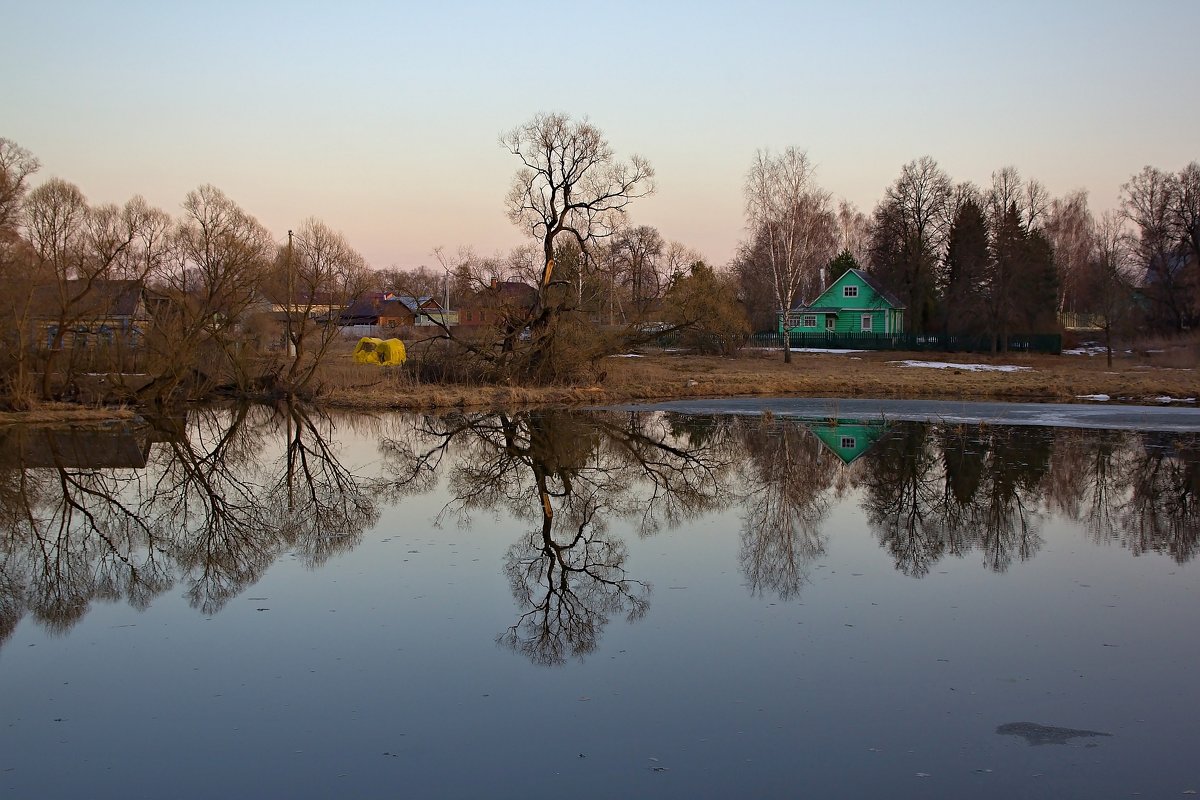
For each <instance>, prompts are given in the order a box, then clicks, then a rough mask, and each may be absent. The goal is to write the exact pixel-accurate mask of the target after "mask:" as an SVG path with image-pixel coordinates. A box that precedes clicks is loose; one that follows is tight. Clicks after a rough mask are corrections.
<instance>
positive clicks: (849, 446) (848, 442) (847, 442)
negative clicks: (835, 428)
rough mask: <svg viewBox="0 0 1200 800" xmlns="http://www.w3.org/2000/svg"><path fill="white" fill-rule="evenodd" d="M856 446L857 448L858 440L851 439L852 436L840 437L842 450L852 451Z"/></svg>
mask: <svg viewBox="0 0 1200 800" xmlns="http://www.w3.org/2000/svg"><path fill="white" fill-rule="evenodd" d="M857 446H858V439H856V438H855V437H853V436H843V437H842V449H843V450H853V449H854V448H855V447H857Z"/></svg>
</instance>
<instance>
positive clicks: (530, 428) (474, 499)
mask: <svg viewBox="0 0 1200 800" xmlns="http://www.w3.org/2000/svg"><path fill="white" fill-rule="evenodd" d="M671 422H672V420H671V419H670V418H664V417H659V416H649V415H638V414H589V415H584V414H569V413H561V412H544V413H517V414H499V415H490V414H475V415H470V414H467V415H455V416H451V417H446V418H433V417H427V418H425V419H424V420H423V422H422V423H421V425H420V431H419V435H418V436H415V437H414V436H408V437H406V438H404V439H392V440H390V441H388V442H386V443H385V444H384V451H385V453H387V454H388V455H389V456H390V458H391V460H392V465H393V475H394V476H395V478H396V481H397V483H399V484H401V485H402V486H403V485H407V484H408V483H410V482H412V483H417V484H420V485H422V486H427V485H428V483H429V474H430V473H431V472H432V471H435V470H436V469H437V467H438V466H439V465H440V464H441V463H442V459H443V458H445V456H446V454H447V453H448V452H449V450H450V448H451V443H453V444H454V446H455V448H456V453H455V458H454V459H453V463H452V466H451V467H450V469H449V476H448V483H449V487H450V491H451V495H452V499H451V501H450V502H449V503H448V504H447V506H446V507H445V508H444V509H443V514H442V515H441V516H446V515H455V516H457V517H458V518H459V520H460V522H464V523H466V522H469V519H470V514H471V513H472V512H474V511H479V510H484V511H488V512H494V511H495V510H496V509H499V508H504V509H506V510H507V511H508V512H509V513H510V514H512V515H513V516H514V517H515V518H517V519H520V520H525V521H527V522H529V523H530V524H531V527H530V530H529V531H528V532H527V533H526V534H524V535H523V536H522V537H521V539H520V540H518V541H517V542H516V543H514V544H513V545H512V546H510V547H509V549H508V551H507V553H506V555H505V564H504V570H505V574H506V575H507V576H508V579H509V584H510V586H511V588H512V592H513V597H514V598H515V599H516V601H517V605H518V607H519V609H520V610H521V615H520V617H519V618H518V619H517V621H516V623H515V624H513V625H512V626H511V627H510V628H509V629H508V630H507V631H505V632H504V633H502V634H501V635H500V636H499V637H498V641H499V642H500V643H502V644H504V645H506V646H508V647H510V648H512V649H513V650H514V651H516V652H519V653H522V654H523V655H525V656H526V657H528V658H529V659H530V660H531V661H533V662H534V663H537V664H545V665H555V664H561V663H563V662H564V661H566V660H567V659H568V658H571V657H582V656H584V655H586V654H588V653H590V652H592V651H593V650H594V649H595V648H596V644H597V642H598V640H599V637H600V634H601V633H602V631H603V629H604V627H605V625H607V623H608V621H609V616H610V615H612V614H624V615H625V617H626V618H627V619H629V620H635V619H638V618H640V617H641V616H642V615H644V614H645V613H646V609H647V607H648V603H649V595H650V592H651V587H650V585H649V584H647V583H645V582H643V581H639V580H636V579H633V578H631V577H629V575H628V573H627V571H626V562H627V560H628V550H627V548H626V546H625V544H624V542H622V541H621V540H620V539H619V538H618V537H616V536H613V535H612V534H611V533H610V532H609V529H608V521H609V520H610V519H611V518H613V517H619V518H624V519H628V520H630V521H631V523H632V524H633V527H634V528H635V530H637V531H638V532H639V533H640V534H642V535H647V534H650V533H653V532H655V531H656V530H658V529H659V526H660V525H662V524H667V525H675V524H678V523H680V522H682V521H684V520H688V519H691V518H693V517H695V516H696V515H698V514H701V513H703V512H705V511H708V510H710V509H711V508H713V506H714V504H716V503H717V502H718V501H719V500H720V499H721V497H722V494H723V492H724V490H723V486H724V476H725V473H726V472H727V471H728V469H729V463H730V462H729V448H727V447H724V446H722V443H721V441H720V437H717V438H716V439H715V440H713V441H709V442H702V443H695V444H689V443H686V442H685V441H683V440H684V439H686V438H687V437H686V436H681V435H680V432H678V431H676V432H672V430H671ZM675 422H676V423H678V422H679V420H675Z"/></svg>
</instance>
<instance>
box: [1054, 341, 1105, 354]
mask: <svg viewBox="0 0 1200 800" xmlns="http://www.w3.org/2000/svg"><path fill="white" fill-rule="evenodd" d="M1107 352H1108V349H1107V348H1105V347H1103V346H1102V345H1098V344H1085V345H1083V346H1082V347H1075V348H1072V349H1070V350H1063V351H1062V354H1063V355H1064V356H1102V355H1104V354H1105V353H1107Z"/></svg>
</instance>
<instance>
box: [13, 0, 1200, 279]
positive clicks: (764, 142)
mask: <svg viewBox="0 0 1200 800" xmlns="http://www.w3.org/2000/svg"><path fill="white" fill-rule="evenodd" d="M0 20H3V25H2V26H0V31H3V35H2V36H0V76H2V78H0V137H5V138H8V139H11V140H14V141H16V142H17V143H18V144H20V145H21V146H23V147H25V148H26V149H28V150H30V151H32V152H33V154H34V155H35V156H37V157H38V159H39V160H40V161H41V163H42V169H41V171H40V172H39V173H38V174H37V175H36V176H35V180H34V183H35V184H36V183H38V182H40V181H42V180H45V179H47V178H50V177H52V176H55V177H61V178H64V179H66V180H69V181H72V182H74V183H76V184H77V185H79V187H80V188H81V189H82V190H83V191H84V193H85V194H86V195H87V196H88V198H89V200H90V201H91V202H93V203H105V202H116V203H123V202H124V201H125V200H127V199H128V198H130V197H131V196H133V195H135V194H141V195H143V196H145V197H146V198H147V199H148V200H149V201H150V202H151V203H153V204H154V205H157V206H159V207H161V208H163V209H164V210H166V211H168V212H170V213H172V214H178V213H179V211H180V204H181V203H182V202H183V198H184V196H185V195H186V194H187V193H188V192H189V191H191V190H192V189H194V188H196V187H198V186H200V185H202V184H205V183H211V184H214V185H216V186H217V187H219V188H220V189H221V190H223V191H224V192H225V193H226V194H228V195H229V196H230V197H232V198H233V199H234V200H235V201H236V202H238V203H239V204H240V205H241V206H242V207H243V208H244V209H245V210H247V211H248V212H250V213H251V214H253V215H254V216H256V217H257V218H258V219H259V221H260V222H262V223H263V224H264V225H266V226H267V228H268V229H270V230H271V231H272V232H273V233H274V234H275V235H276V237H277V238H279V239H280V240H283V239H284V238H286V232H287V230H288V229H289V228H298V227H299V226H300V224H301V222H302V221H303V220H304V219H306V218H309V217H316V218H319V219H321V220H323V221H324V222H326V223H327V224H328V225H330V226H331V227H333V228H335V229H337V230H340V231H342V232H343V233H344V234H345V235H346V238H347V239H348V240H349V242H350V243H351V244H352V245H353V246H354V247H355V248H356V249H358V250H359V251H360V252H361V253H362V254H363V255H364V256H366V258H367V260H368V262H369V263H370V264H372V266H375V267H389V266H398V267H401V268H411V267H416V266H418V265H421V264H428V265H431V266H432V265H434V264H435V263H436V261H435V259H434V257H433V255H432V253H433V250H434V248H435V247H444V248H446V249H447V250H448V251H450V252H454V251H455V250H456V249H457V248H458V247H460V246H464V245H469V246H472V247H473V248H474V249H475V250H476V251H477V252H480V253H482V254H484V255H488V254H491V253H493V252H496V251H506V250H508V249H509V248H511V247H514V246H516V245H519V244H522V243H524V240H523V239H522V236H521V233H520V231H518V229H517V228H516V227H514V226H513V225H512V224H511V223H510V222H509V221H508V219H507V217H506V216H505V213H504V196H505V194H506V192H507V190H508V187H509V184H510V182H511V180H512V177H513V174H514V173H515V171H516V169H517V163H516V160H515V158H514V157H513V156H512V155H510V154H508V153H507V152H506V151H504V150H503V149H502V148H501V147H500V145H499V141H498V140H499V136H500V135H501V134H502V133H504V132H505V131H508V130H511V129H512V128H514V127H516V126H518V125H520V124H522V123H524V122H526V121H528V120H529V119H530V118H532V117H533V116H534V115H535V114H537V113H539V112H564V113H567V114H570V115H571V116H572V117H575V118H583V117H586V118H588V119H589V120H590V121H591V122H592V123H594V124H595V125H596V126H597V127H599V128H600V129H601V130H602V131H603V132H604V133H605V135H606V136H607V137H608V140H609V142H610V144H611V145H612V147H613V149H614V150H615V152H616V154H617V156H618V157H622V158H627V157H628V156H629V155H632V154H635V153H636V154H640V155H642V156H644V157H645V158H647V159H648V160H649V161H650V163H651V164H652V165H653V166H654V168H655V170H656V173H657V178H656V183H657V187H658V188H657V192H656V193H655V194H654V196H652V197H649V198H646V199H641V200H638V201H636V202H634V203H633V204H632V206H631V207H630V214H631V221H632V222H633V223H634V224H647V225H654V226H656V227H657V228H658V229H659V230H660V231H661V232H662V234H663V235H664V237H666V238H667V239H671V240H677V241H680V242H683V243H684V244H686V245H688V246H690V247H693V248H695V249H696V250H698V251H699V252H700V253H702V254H703V255H704V256H705V258H706V259H707V260H708V261H709V262H711V263H713V264H716V265H722V264H725V263H727V262H728V261H729V259H730V258H731V257H732V256H733V254H734V252H735V250H736V247H737V245H738V242H739V241H740V240H742V239H743V238H744V237H745V219H744V212H743V200H742V186H743V182H744V179H745V174H746V171H747V169H748V168H749V166H750V162H751V159H752V158H753V156H754V153H755V151H756V150H757V149H759V148H770V149H772V150H775V151H778V150H781V149H783V148H785V147H788V146H796V147H799V148H801V149H804V150H806V151H807V152H808V154H809V156H810V158H811V159H812V160H813V161H814V162H815V163H816V164H817V167H818V172H817V180H818V182H819V183H820V184H821V185H822V186H823V187H824V188H826V189H827V190H829V191H830V192H832V193H833V195H834V196H835V197H837V198H845V199H847V200H849V201H851V202H853V203H854V204H855V205H857V206H858V207H859V208H860V209H861V210H863V211H865V212H867V213H869V212H870V211H871V209H872V208H873V207H874V206H875V204H876V203H877V202H878V201H879V199H880V198H881V197H882V196H883V193H884V191H885V189H886V188H887V186H888V185H889V184H891V183H892V182H893V181H894V180H895V179H896V177H897V176H898V175H899V173H900V169H901V167H902V166H903V165H904V164H905V163H906V162H908V161H910V160H912V159H915V158H918V157H920V156H923V155H929V156H932V157H933V158H934V159H936V160H937V161H938V163H939V164H940V165H941V166H942V167H943V168H944V169H945V170H946V171H947V172H948V173H949V175H950V176H951V178H952V179H954V180H955V181H964V180H969V181H974V182H976V183H979V184H986V183H988V182H989V180H990V175H991V173H992V172H993V171H994V170H996V169H999V168H1001V167H1004V166H1007V165H1013V166H1016V167H1017V168H1018V169H1019V170H1020V172H1021V174H1022V176H1024V177H1027V178H1036V179H1038V180H1040V181H1041V182H1042V183H1043V184H1045V186H1046V188H1047V189H1048V190H1049V191H1050V193H1051V194H1052V195H1054V196H1058V195H1062V194H1065V193H1067V192H1070V191H1073V190H1076V189H1087V190H1088V191H1089V192H1090V198H1091V204H1092V208H1093V210H1095V211H1100V210H1103V209H1106V208H1111V207H1114V206H1115V205H1116V204H1117V199H1118V197H1119V193H1120V187H1121V184H1122V183H1124V182H1125V181H1127V180H1128V179H1129V177H1130V176H1131V175H1133V174H1134V173H1135V172H1137V171H1139V170H1140V169H1141V168H1142V167H1143V166H1145V165H1148V164H1149V165H1154V166H1157V167H1160V168H1163V169H1167V170H1178V169H1180V168H1182V167H1183V166H1184V165H1186V164H1187V163H1188V162H1190V161H1194V160H1197V159H1200V103H1197V97H1198V96H1200V86H1198V85H1197V81H1196V76H1197V62H1196V55H1195V54H1196V39H1195V31H1196V30H1198V29H1200V2H1197V0H1142V1H1141V2H1137V3H1134V2H1127V1H1126V2H1108V1H1107V0H1090V1H1089V2H1075V0H1058V1H1056V0H1041V2H1025V1H1024V0H1013V1H1011V2H1007V3H981V2H962V1H961V0H957V1H953V2H934V0H908V1H907V2H898V0H897V2H854V1H853V0H844V1H843V2H833V0H830V1H829V2H824V3H809V2H800V1H799V0H797V1H796V2H753V1H752V0H751V1H747V0H743V1H742V2H738V3H736V4H735V3H732V2H728V3H708V2H702V1H701V0H693V2H653V0H644V2H622V1H621V0H607V1H606V2H604V3H587V2H578V1H577V2H573V3H561V2H559V3H534V2H520V0H510V2H505V3H500V2H478V3H470V2H452V1H451V0H443V2H428V1H426V2H420V3H407V2H377V3H372V2H355V1H354V0H342V1H341V2H331V0H325V2H303V1H302V0H293V1H292V2H265V0H264V1H263V2H254V1H253V0H242V1H241V2H226V1H225V0H209V2H205V3H195V2H187V3H185V2H178V1H176V0H151V1H149V2H132V1H127V2H122V1H121V0H112V1H111V2H100V1H99V0H94V1H90V2H89V1H86V0H77V1H76V2H63V1H61V0H37V1H36V2H34V0H19V1H18V0H0Z"/></svg>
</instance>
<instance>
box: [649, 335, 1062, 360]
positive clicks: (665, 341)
mask: <svg viewBox="0 0 1200 800" xmlns="http://www.w3.org/2000/svg"><path fill="white" fill-rule="evenodd" d="M657 341H658V344H659V345H660V346H662V347H671V346H672V345H675V344H677V343H678V342H679V337H678V336H677V335H675V334H669V335H667V336H661V337H659V338H658V340H657ZM790 341H791V346H792V347H818V348H828V349H835V350H905V351H917V352H920V351H937V352H943V353H990V352H991V351H992V345H993V341H992V337H991V336H959V335H952V334H941V333H793V334H791V337H790ZM746 344H747V346H748V347H782V346H783V336H782V335H781V334H779V333H756V334H754V335H753V336H751V337H750V339H749V341H748V342H747V343H746ZM996 349H997V350H1004V349H1007V350H1008V352H1010V353H1054V354H1056V355H1057V354H1058V353H1061V352H1062V336H1060V335H1059V334H1057V333H1044V334H1020V335H1013V336H1009V337H1008V347H1007V348H1004V347H1003V342H999V341H997V342H996Z"/></svg>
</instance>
